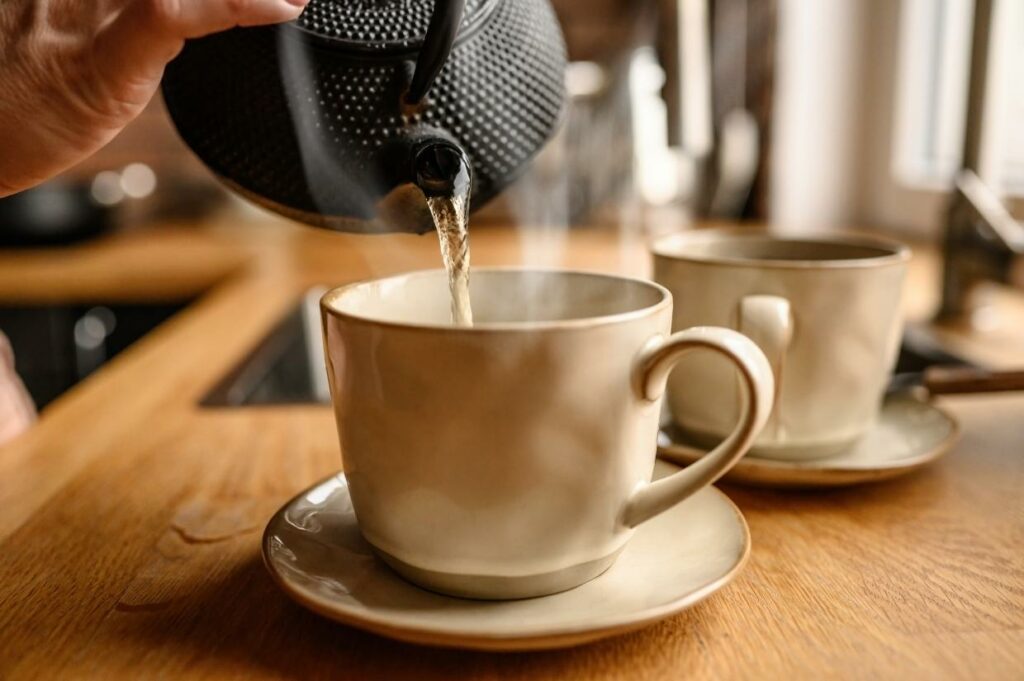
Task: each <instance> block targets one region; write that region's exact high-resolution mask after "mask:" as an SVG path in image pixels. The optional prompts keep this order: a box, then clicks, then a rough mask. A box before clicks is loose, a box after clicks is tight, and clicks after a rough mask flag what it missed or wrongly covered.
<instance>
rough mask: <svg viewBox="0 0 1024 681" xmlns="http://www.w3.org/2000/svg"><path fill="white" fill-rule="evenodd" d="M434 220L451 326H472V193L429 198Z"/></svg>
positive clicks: (428, 203) (428, 201)
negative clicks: (470, 229) (470, 232)
mask: <svg viewBox="0 0 1024 681" xmlns="http://www.w3.org/2000/svg"><path fill="white" fill-rule="evenodd" d="M427 206H428V207H429V208H430V214H431V215H432V216H433V218H434V227H435V228H436V229H437V238H438V240H439V241H440V242H441V258H442V259H443V260H444V268H445V270H446V271H447V272H448V290H449V292H450V294H451V298H452V323H453V324H455V325H456V326H472V325H473V307H472V305H471V304H470V300H469V229H468V228H469V191H468V188H467V191H465V192H459V193H458V194H453V195H450V196H430V197H427Z"/></svg>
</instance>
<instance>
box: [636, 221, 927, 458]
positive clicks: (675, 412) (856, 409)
mask: <svg viewBox="0 0 1024 681" xmlns="http://www.w3.org/2000/svg"><path fill="white" fill-rule="evenodd" d="M652 250H653V253H654V278H655V280H656V281H658V282H659V283H661V284H662V285H663V286H665V287H666V288H668V289H669V290H670V291H671V292H672V295H673V297H674V299H675V309H674V313H673V319H672V325H673V328H687V327H690V326H694V325H698V324H714V325H719V326H726V327H730V328H734V329H737V330H738V331H740V332H741V333H743V334H745V335H746V336H748V337H750V338H751V339H753V340H754V341H755V342H756V343H757V344H758V346H760V348H761V349H762V350H763V351H764V353H765V355H767V357H768V360H769V362H770V363H771V366H772V370H773V373H774V375H775V390H776V393H775V406H774V408H773V410H772V414H771V417H770V418H769V420H768V423H767V425H766V426H765V428H764V430H763V431H762V432H761V434H760V436H759V437H758V439H757V441H756V443H755V445H754V453H755V454H756V455H758V456H764V457H770V458H778V459H789V460H797V459H811V458H819V457H825V456H829V455H832V454H835V453H836V452H838V451H840V450H842V449H843V448H845V447H847V446H849V445H850V444H851V443H852V442H853V441H855V440H856V439H857V438H859V437H860V436H861V435H863V434H864V432H865V431H866V430H867V429H868V428H869V427H870V426H871V425H872V424H873V423H874V421H875V417H876V416H877V415H878V412H879V408H880V406H881V401H882V398H883V396H884V393H885V388H886V385H887V384H888V381H889V377H890V374H891V371H892V368H893V364H894V362H895V359H896V353H897V350H898V348H899V340H900V334H901V331H902V317H901V305H900V296H901V290H902V286H903V280H904V277H905V274H906V265H907V261H908V260H909V259H910V251H909V249H908V248H906V247H905V246H902V245H900V244H897V243H893V242H888V241H884V240H879V239H873V238H865V237H854V236H848V237H847V236H843V237H834V238H824V239H814V240H798V239H780V238H774V237H771V236H769V235H767V234H766V233H764V232H757V231H754V232H750V231H735V230H733V231H717V230H706V231H694V232H684V233H680V234H673V235H671V236H668V237H665V238H662V239H659V240H657V241H656V242H655V243H654V244H653V247H652ZM734 373H735V372H734V371H733V369H732V367H731V366H729V365H728V364H727V363H725V362H721V361H719V360H718V359H717V358H710V359H709V358H704V357H687V358H684V359H682V360H681V361H680V362H679V365H678V367H677V368H676V370H675V371H674V372H673V373H672V375H671V376H670V377H669V379H668V405H669V409H670V411H671V413H672V417H673V419H674V420H675V422H676V424H677V425H678V426H680V427H681V428H682V429H683V431H685V432H687V433H689V434H690V435H691V436H692V437H694V438H695V439H697V440H705V439H708V440H712V439H714V438H716V437H717V436H718V435H720V434H722V433H728V432H729V430H730V429H731V428H732V424H733V423H734V422H735V419H736V417H737V415H738V414H739V412H740V408H739V406H738V405H739V403H740V395H739V392H738V391H737V387H736V379H735V378H734V377H733V374H734Z"/></svg>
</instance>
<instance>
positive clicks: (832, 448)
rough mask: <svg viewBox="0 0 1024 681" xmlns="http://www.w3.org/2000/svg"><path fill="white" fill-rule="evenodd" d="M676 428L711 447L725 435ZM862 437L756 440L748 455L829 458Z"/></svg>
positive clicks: (770, 457)
mask: <svg viewBox="0 0 1024 681" xmlns="http://www.w3.org/2000/svg"><path fill="white" fill-rule="evenodd" d="M674 430H675V431H676V433H677V434H679V435H681V436H682V438H683V439H684V440H685V441H687V442H691V443H693V444H696V445H699V446H701V447H707V448H709V449H710V448H711V447H714V446H716V445H718V444H719V443H720V442H721V441H722V440H723V439H724V438H725V436H724V435H717V434H714V433H709V432H706V431H702V430H696V429H693V428H687V427H685V426H679V425H676V426H675V427H674ZM859 438H860V435H857V436H854V437H848V438H843V439H842V440H830V441H825V442H786V443H771V442H769V443H763V442H755V443H754V445H753V446H752V447H751V448H750V452H749V453H748V454H747V456H753V457H757V458H759V459H776V460H778V461H812V460H815V459H827V458H829V457H832V456H835V455H836V454H839V453H840V452H842V451H844V450H846V449H849V448H850V446H851V445H853V443H855V442H856V441H857V440H858V439H859Z"/></svg>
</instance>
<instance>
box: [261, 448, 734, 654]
mask: <svg viewBox="0 0 1024 681" xmlns="http://www.w3.org/2000/svg"><path fill="white" fill-rule="evenodd" d="M659 461H660V462H661V463H664V464H668V465H670V466H673V467H676V468H679V467H680V466H679V464H677V463H675V462H673V461H666V460H664V459H659ZM339 477H341V478H344V477H345V473H344V471H338V472H336V473H334V474H332V475H329V476H327V477H325V478H322V479H320V480H318V481H317V482H315V483H314V484H312V485H309V486H308V487H306V488H304V489H303V490H302V491H300V492H299V493H298V494H296V495H295V496H293V497H292V498H290V499H289V500H288V501H287V502H285V503H284V504H283V505H282V506H281V507H280V508H279V509H278V510H277V511H275V512H274V514H273V515H272V516H271V517H270V519H269V520H268V521H267V524H266V527H264V530H263V535H262V537H261V539H260V554H261V556H262V559H263V564H264V566H265V567H266V569H267V572H268V573H270V577H271V580H272V581H273V582H274V583H275V584H276V585H277V587H278V588H280V589H281V590H282V591H283V592H284V593H285V594H286V595H287V596H288V597H289V598H291V599H292V600H293V601H295V602H296V603H298V604H299V605H301V606H303V607H305V608H307V609H309V610H311V611H313V612H315V613H316V614H318V615H320V616H322V617H326V618H327V619H330V620H333V621H335V622H339V623H341V624H344V625H346V626H351V627H353V628H356V629H360V630H363V631H368V632H370V633H373V634H376V635H380V636H385V637H387V638H392V639H396V640H399V641H404V642H406V643H413V644H417V645H426V646H431V647H440V648H462V649H472V650H484V651H493V652H513V651H524V650H546V649H555V648H567V647H572V646H576V645H581V644H583V643H588V642H591V641H596V640H598V639H602V638H607V637H609V636H615V635H620V634H626V633H629V632H631V631H635V630H637V629H641V628H643V627H645V626H648V625H650V624H653V623H655V622H658V621H660V620H662V619H665V618H666V617H669V616H671V615H674V614H677V613H679V612H682V611H683V610H687V609H689V608H691V607H693V606H694V605H697V604H698V603H700V602H701V601H703V600H705V599H706V598H708V597H709V596H711V594H713V593H715V592H716V591H718V590H719V589H721V588H722V587H724V586H726V585H727V584H729V583H730V582H732V581H733V580H734V579H735V578H736V576H737V575H738V574H739V573H740V572H741V571H742V570H743V568H744V567H745V566H746V564H747V562H748V560H749V559H750V552H751V537H750V527H749V526H748V524H747V520H746V518H745V517H744V516H743V513H742V511H740V509H739V507H738V506H736V504H735V503H734V502H733V501H732V499H730V498H729V496H728V495H726V494H725V493H724V492H722V491H721V490H719V489H718V488H717V487H715V486H714V485H707V486H706V487H705V488H703V489H701V490H698V492H697V494H700V493H703V492H705V491H707V492H709V493H712V494H715V495H717V496H718V497H719V498H720V500H722V501H724V502H725V503H726V504H727V505H728V507H729V508H730V509H731V510H732V512H733V515H734V516H735V518H736V520H737V523H738V527H739V531H740V535H741V538H742V544H743V548H742V551H741V552H740V555H739V557H738V558H737V560H736V561H735V562H734V563H733V564H732V565H731V566H730V568H729V569H728V571H727V572H725V573H724V574H722V575H721V576H719V577H718V578H716V579H714V580H712V581H710V582H708V583H707V584H704V585H703V586H701V587H700V588H698V589H695V590H693V591H690V592H688V593H686V594H684V595H683V596H681V597H679V598H676V599H674V600H672V601H669V602H668V603H664V604H661V605H659V606H657V607H654V608H645V609H641V610H639V611H636V610H634V611H630V612H629V613H628V614H627V615H625V616H620V617H616V618H613V619H612V620H610V621H607V620H606V621H605V622H603V623H602V624H600V625H598V626H593V625H588V624H585V623H578V624H575V625H572V626H565V625H563V626H556V627H551V628H548V629H541V630H537V631H531V632H530V633H528V634H516V633H505V634H487V633H481V632H479V631H466V630H444V631H438V630H436V629H429V628H427V629H425V628H421V627H408V626H397V625H395V624H393V623H389V622H388V621H387V619H388V618H387V617H386V616H378V615H375V614H373V613H370V614H369V616H364V615H361V614H357V613H354V612H352V611H351V610H348V609H344V608H339V607H338V606H336V605H335V606H333V607H332V605H331V604H330V602H329V601H326V600H324V599H320V598H318V597H316V596H315V595H313V594H307V593H306V592H305V590H303V589H301V588H299V587H294V586H292V585H291V584H290V583H289V581H288V580H287V579H285V578H284V577H283V576H282V575H281V574H280V573H279V572H278V570H277V569H276V568H275V566H274V564H273V562H272V560H271V558H270V549H269V542H270V536H271V533H270V528H271V527H272V526H276V524H277V523H278V522H279V521H280V520H281V516H283V514H284V513H285V512H286V511H287V510H288V509H289V508H291V506H292V505H293V504H295V503H296V502H298V501H299V500H300V499H302V498H303V497H305V496H307V495H308V494H309V493H310V492H311V491H313V490H315V489H317V488H319V487H321V486H323V485H325V484H327V483H328V482H330V481H331V480H334V479H335V478H339ZM345 484H346V485H347V481H346V483H345ZM642 527H643V526H642V525H641V526H640V528H642ZM640 528H638V531H641V529H640ZM374 560H376V561H378V562H379V559H378V558H376V557H375V558H374ZM379 567H380V568H381V569H384V570H390V569H391V568H389V567H387V566H386V565H385V564H384V563H383V562H379ZM395 577H396V578H397V579H401V580H403V581H406V580H404V578H402V577H400V576H398V575H397V574H396V575H395ZM602 577H604V573H603V574H601V575H598V576H597V577H595V578H594V580H598V579H601V578H602ZM591 581H593V580H591ZM411 586H412V587H413V588H417V589H419V588H422V587H417V586H415V585H411ZM581 586H582V585H581ZM577 588H578V587H577ZM431 593H434V592H431ZM436 595H437V596H438V597H440V598H448V599H452V600H472V599H458V598H457V597H454V596H446V595H444V594H436ZM557 595H558V594H551V595H549V596H538V597H537V598H539V599H544V598H551V597H553V596H557ZM495 603H496V604H498V603H501V601H496V602H495Z"/></svg>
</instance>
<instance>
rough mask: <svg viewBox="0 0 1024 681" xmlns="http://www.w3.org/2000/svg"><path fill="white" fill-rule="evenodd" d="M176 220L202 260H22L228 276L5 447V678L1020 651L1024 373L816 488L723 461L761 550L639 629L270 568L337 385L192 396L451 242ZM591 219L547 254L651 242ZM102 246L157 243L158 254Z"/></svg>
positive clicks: (965, 665) (902, 673)
mask: <svg viewBox="0 0 1024 681" xmlns="http://www.w3.org/2000/svg"><path fill="white" fill-rule="evenodd" d="M159 234H160V236H159V239H165V240H167V241H163V242H162V243H163V244H164V245H165V246H167V245H168V244H170V243H172V242H174V241H175V240H180V241H188V242H189V244H190V246H189V248H190V249H192V250H191V251H189V253H191V255H190V256H188V257H187V259H188V260H189V262H187V263H184V264H182V268H183V271H185V272H187V274H183V275H180V276H179V275H178V274H176V272H178V271H179V270H178V268H177V267H175V266H174V265H173V263H172V262H170V261H172V260H182V256H180V255H179V252H178V251H176V250H174V249H171V248H170V247H168V248H160V247H158V246H157V245H155V244H154V243H147V242H146V240H145V237H144V236H141V235H140V236H137V237H132V238H133V239H134V238H138V239H139V241H138V242H137V243H133V244H130V243H128V242H120V241H117V240H116V239H115V240H110V241H109V242H108V243H106V245H105V246H102V247H101V246H100V245H96V246H93V247H91V248H92V249H94V250H93V252H89V253H86V254H85V255H84V256H83V257H84V258H86V259H87V260H88V259H90V258H91V259H92V261H91V264H90V263H86V264H83V263H81V262H77V256H75V257H72V256H70V255H67V254H51V255H50V256H49V258H48V257H47V255H46V254H37V255H33V256H32V257H33V258H36V260H35V261H33V262H31V263H30V262H25V263H22V264H19V265H17V267H21V268H23V269H22V270H20V271H21V273H22V276H24V277H25V280H26V281H28V282H30V285H29V286H28V288H26V289H25V290H28V289H29V288H31V287H32V286H35V287H37V288H35V289H34V291H35V293H34V295H36V296H37V297H38V298H40V299H53V300H56V299H60V298H62V297H63V296H64V295H70V294H68V293H67V291H66V290H64V289H62V288H61V287H62V284H60V283H58V282H57V281H56V280H54V279H53V277H57V276H58V273H64V272H68V271H71V272H81V273H85V274H83V277H84V281H85V282H86V284H87V285H88V286H89V287H93V288H94V289H96V290H100V289H102V290H104V291H107V292H111V291H117V290H124V289H127V288H132V287H134V286H135V285H139V286H141V287H143V288H144V287H145V286H149V287H150V288H148V289H145V290H144V291H143V292H144V293H146V294H154V295H155V294H159V293H160V291H159V290H158V289H160V286H159V285H158V284H156V283H154V282H153V281H152V279H153V278H156V279H159V280H161V281H163V282H169V283H168V284H167V286H169V287H171V288H173V287H179V289H176V290H184V289H185V288H189V287H192V288H195V287H197V286H198V287H199V288H200V289H202V290H205V291H206V293H205V294H204V295H203V297H202V298H201V299H200V300H199V302H197V303H196V304H195V305H193V306H191V307H190V308H188V309H187V310H185V311H184V312H183V313H182V314H180V315H179V316H177V317H175V318H174V319H172V320H171V321H170V322H169V323H167V324H165V325H163V326H162V327H160V328H159V329H157V330H156V331H155V332H154V333H153V334H151V335H150V336H148V337H146V338H145V339H143V340H142V341H141V342H139V343H138V344H136V345H135V346H133V347H132V348H131V349H129V350H128V351H126V352H125V353H123V354H122V355H120V356H118V357H117V358H116V359H115V360H114V361H112V362H111V363H110V364H109V365H107V366H105V367H104V368H103V369H101V370H100V372H99V373H97V374H96V375H95V376H94V377H92V378H90V379H89V380H88V381H86V382H85V383H83V384H81V385H80V386H78V387H76V388H75V389H73V390H72V391H71V392H69V393H68V394H66V395H65V396H64V397H62V398H61V399H59V400H57V401H56V402H55V403H53V404H52V405H51V407H50V408H48V409H47V410H46V411H45V413H44V415H43V419H42V421H41V422H40V423H39V424H38V426H37V427H36V428H35V429H34V430H32V431H30V432H29V433H28V434H26V435H25V436H23V437H22V438H20V439H18V440H16V441H14V442H13V443H11V444H9V445H7V446H5V447H3V448H0V678H2V679H36V678H39V679H76V678H96V679H112V678H132V679H136V678H145V679H149V678H173V679H178V678H190V679H191V678H198V679H221V678H232V679H406V678H409V679H463V678H466V679H488V680H490V679H523V680H526V679H529V680H531V681H532V680H543V679H582V680H591V679H593V680H597V679H623V680H625V679H681V678H709V679H725V678H757V679H767V678H786V679H789V678H812V679H817V678H851V679H878V678H899V679H904V678H921V679H938V678H963V679H1014V678H1017V679H1019V678H1022V676H1024V492H1022V490H1024V425H1022V423H1024V419H1022V417H1024V396H1022V395H1020V394H1013V393H1007V394H998V395H984V396H957V397H950V398H944V399H942V400H941V404H942V405H943V406H944V407H945V408H946V409H948V410H949V411H950V412H951V413H953V414H954V415H955V416H956V417H957V418H958V419H960V421H961V425H962V428H963V437H962V439H961V441H960V442H959V444H958V445H957V446H956V447H955V449H954V450H953V451H952V452H951V453H950V454H949V455H947V456H946V457H945V458H943V459H942V460H940V461H939V462H937V463H936V464H935V465H933V466H931V467H928V468H926V469H924V470H922V471H920V472H918V473H915V474H914V475H912V476H909V477H906V478H902V479H899V480H892V481H889V482H884V483H879V484H876V485H871V486H865V487H857V488H851V489H846V490H829V491H820V492H781V491H765V490H752V489H743V488H737V487H725V488H724V490H725V491H726V492H727V493H728V494H729V496H730V497H731V498H732V499H733V500H734V501H735V502H736V503H737V504H738V505H739V507H740V508H741V509H742V510H743V512H744V514H745V515H746V517H747V520H748V522H749V524H750V529H751V533H752V536H753V543H754V547H753V554H752V557H751V561H750V563H749V564H748V566H747V568H746V569H745V571H744V572H743V573H742V574H741V575H740V576H739V578H738V579H737V580H736V581H735V582H733V583H732V584H730V585H729V586H728V587H726V588H725V589H724V590H723V591H722V592H720V593H718V594H716V595H714V596H713V597H712V598H710V599H709V600H707V601H705V602H704V603H702V604H700V605H698V606H697V607H695V608H694V609H692V610H690V611H688V612H686V613H683V614H682V615H679V616H675V617H672V618H670V619H668V620H666V621H664V622H662V623H660V624H658V625H655V626H653V627H651V628H649V629H645V630H642V631H639V632H636V633H632V634H628V635H625V636H621V637H618V638H614V639H609V640H607V641H604V642H600V643H597V644H593V645H588V646H583V647H579V648H574V649H569V650H562V651H550V652H543V653H530V654H484V653H467V652H462V651H454V650H435V649H429V648H420V647H415V646H410V645H405V644H399V643H395V642H392V641H389V640H386V639H383V638H379V637H376V636H373V635H370V634H365V633H361V632H359V631H357V630H354V629H351V628H347V627H344V626H341V625H338V624H335V623H332V622H329V621H327V620H324V619H322V618H320V617H318V616H316V615H314V614H312V613H309V612H307V611H305V610H303V609H302V608H300V607H299V606H297V605H295V604H293V603H292V602H291V601H289V600H288V599H287V597H285V596H284V594H282V593H281V592H280V591H278V590H277V589H276V588H275V587H274V585H273V584H272V582H271V580H270V578H269V576H268V575H267V574H266V572H265V569H264V567H263V565H262V563H261V560H260V556H259V538H260V533H261V530H262V528H263V525H264V524H265V522H266V520H267V519H268V518H269V517H270V515H271V514H272V513H273V512H274V510H276V508H277V507H278V506H279V505H280V504H281V503H283V502H284V501H286V500H287V499H288V498H290V497H291V496H293V495H294V494H295V493H296V492H298V491H299V490H301V489H302V488H304V487H305V486H307V485H309V484H311V483H312V482H314V481H316V480H318V479H320V478H322V477H324V476H326V475H328V474H330V473H331V472H332V471H334V470H336V469H337V468H338V467H339V465H340V463H339V454H338V445H337V439H336V435H335V430H334V423H333V419H332V415H331V412H330V409H329V408H325V407H312V406H297V407H258V408H245V409H201V408H199V407H197V406H196V402H197V400H198V399H199V398H200V397H201V396H202V395H203V394H204V392H205V391H206V390H207V389H208V388H209V387H210V386H212V385H213V384H214V383H215V382H216V381H217V380H218V379H219V378H220V377H221V375H222V374H223V373H224V372H225V371H227V370H228V369H229V368H230V367H232V366H233V365H234V364H235V363H236V362H237V361H238V359H239V358H240V357H241V356H242V355H243V354H244V353H245V352H246V351H247V350H248V349H249V348H251V347H252V346H253V345H254V344H255V343H256V342H257V341H258V340H259V339H260V338H261V336H262V335H263V334H264V333H265V332H266V331H267V330H269V328H270V327H271V326H272V325H273V324H274V322H275V321H276V320H277V319H278V318H279V317H280V315H282V314H283V313H284V312H285V311H286V310H287V309H288V308H289V306H290V305H291V304H293V303H294V302H295V301H296V300H297V298H298V296H299V295H300V294H301V292H302V291H304V290H305V288H306V287H307V286H309V285H311V284H314V283H341V282H344V281H349V280H353V279H357V278H363V277H365V276H368V275H371V274H385V273H389V272H394V271H399V270H404V269H411V268H413V267H433V266H435V264H436V263H437V262H438V258H437V255H436V252H435V249H436V241H433V240H431V239H430V238H429V237H428V238H415V237H396V238H383V239H376V240H375V239H367V238H357V237H342V236H337V235H331V234H320V233H317V232H313V231H311V230H305V229H301V228H293V227H287V226H274V227H268V228H266V229H255V230H250V231H248V232H240V233H238V234H233V233H232V230H231V229H226V230H213V232H211V233H206V232H199V231H196V230H192V231H189V232H187V233H183V232H182V231H176V230H169V231H167V232H160V233H159ZM473 239H474V243H473V245H474V252H473V256H474V262H475V263H477V264H484V263H489V264H496V263H505V264H508V263H516V262H521V261H523V260H524V259H526V260H528V261H530V262H535V260H536V256H535V255H534V254H535V253H536V252H537V251H536V250H535V246H536V244H533V243H531V242H530V241H527V242H524V241H523V240H522V239H521V238H520V237H518V236H516V235H515V234H514V233H512V232H511V231H505V230H493V231H484V230H482V231H480V232H479V233H474V235H473ZM570 241H571V244H570V248H569V249H568V251H566V254H565V256H564V257H563V258H562V259H560V260H558V261H556V262H546V263H543V264H549V265H555V264H560V263H563V262H564V263H565V264H567V265H569V266H574V267H586V268H590V269H601V270H609V271H626V272H643V271H644V268H646V258H645V256H644V255H643V252H642V244H640V247H639V248H634V247H628V248H620V247H619V246H618V245H617V244H618V242H617V241H616V240H615V239H613V238H612V237H610V236H609V235H607V234H604V233H599V232H587V231H581V232H578V233H574V234H573V235H572V236H571V237H570ZM233 243H244V245H242V246H232V245H231V244H233ZM106 248H111V249H115V250H116V249H128V250H131V249H136V250H137V252H140V253H146V254H148V255H147V256H146V257H148V258H150V260H149V261H148V263H149V266H148V267H143V266H141V265H140V263H141V262H142V261H138V262H136V263H135V264H132V265H125V264H124V263H122V262H121V261H120V260H119V259H118V258H114V257H113V256H111V255H110V254H109V253H107V252H106V251H105V249H106ZM87 250H88V249H87ZM160 251H163V253H164V254H163V257H161V256H160V255H159V253H160ZM124 252H125V251H124V250H122V251H121V253H124ZM545 257H546V258H548V259H550V256H545ZM52 258H65V259H66V260H65V261H63V264H61V265H57V264H55V263H53V262H51V260H52ZM239 258H241V260H239ZM16 259H17V258H16V257H15V256H12V255H10V254H0V263H4V265H3V266H0V299H3V300H7V301H10V300H12V299H13V296H16V295H20V294H19V290H18V287H17V286H16V285H15V282H13V280H12V279H11V278H10V276H9V275H8V272H7V270H6V264H8V263H10V262H12V261H14V260H16ZM164 260H166V261H168V262H164ZM76 263H77V264H76ZM102 263H106V264H102ZM64 265H66V266H67V267H65V266H64ZM37 268H38V269H37ZM76 268H77V269H76ZM129 270H130V271H129ZM147 271H149V272H150V273H151V274H154V277H149V278H148V277H146V276H145V275H146V272H147ZM62 276H63V275H62ZM147 279H149V280H150V281H149V283H148V284H146V283H139V282H145V280H147ZM32 282H35V283H32ZM47 284H49V285H47ZM84 288H86V285H85V284H83V286H80V287H77V290H79V291H81V290H83V289H84ZM72 289H75V287H72V286H69V287H68V290H72ZM143 292H140V290H134V291H131V292H128V293H125V295H127V296H135V297H140V296H142V295H143ZM72 293H73V291H72ZM164 294H166V289H164ZM1004 351H1005V349H1004ZM1022 354H1024V353H1022Z"/></svg>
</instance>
